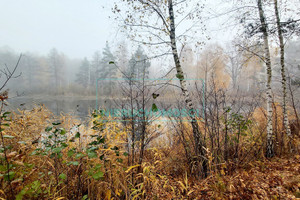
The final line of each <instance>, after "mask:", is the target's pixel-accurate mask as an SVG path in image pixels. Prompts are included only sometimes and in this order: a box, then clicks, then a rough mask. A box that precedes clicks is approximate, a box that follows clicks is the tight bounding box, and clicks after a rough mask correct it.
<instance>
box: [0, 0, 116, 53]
mask: <svg viewBox="0 0 300 200" xmlns="http://www.w3.org/2000/svg"><path fill="white" fill-rule="evenodd" d="M109 3H110V1H108V0H88V1H87V0H0V19H1V20H0V29H1V31H0V47H3V46H9V47H11V48H12V49H14V50H15V51H17V52H24V51H32V52H35V53H37V52H38V53H42V54H47V53H48V52H49V50H50V49H51V48H53V47H56V48H57V49H58V50H59V51H61V52H64V53H65V54H66V55H68V56H70V57H77V58H82V57H84V56H90V55H92V54H93V53H94V52H95V51H96V50H101V49H102V48H103V47H104V45H105V42H106V41H107V40H113V37H114V33H115V32H116V29H114V26H113V24H112V20H109V19H108V16H109V14H110V9H109V8H110V6H109ZM103 6H105V8H103Z"/></svg>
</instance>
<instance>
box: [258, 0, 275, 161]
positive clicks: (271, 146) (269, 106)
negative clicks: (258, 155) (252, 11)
mask: <svg viewBox="0 0 300 200" xmlns="http://www.w3.org/2000/svg"><path fill="white" fill-rule="evenodd" d="M257 6H258V12H259V18H260V23H261V31H262V33H263V40H264V53H265V56H264V60H265V63H266V66H267V84H266V87H267V91H266V95H267V149H266V157H267V158H272V157H273V156H274V139H273V137H274V136H273V127H272V115H273V108H272V88H271V80H272V67H271V58H270V49H269V41H268V38H269V34H268V25H267V23H266V19H265V16H264V10H263V6H262V0H258V1H257Z"/></svg>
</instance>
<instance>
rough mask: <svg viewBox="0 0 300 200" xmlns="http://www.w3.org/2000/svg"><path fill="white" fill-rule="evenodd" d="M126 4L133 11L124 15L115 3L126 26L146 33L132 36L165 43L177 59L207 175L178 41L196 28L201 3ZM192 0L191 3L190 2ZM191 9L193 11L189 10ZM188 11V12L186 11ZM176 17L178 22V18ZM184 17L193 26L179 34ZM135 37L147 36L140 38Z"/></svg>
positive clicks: (134, 0) (129, 0) (138, 0)
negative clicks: (179, 27) (193, 4)
mask: <svg viewBox="0 0 300 200" xmlns="http://www.w3.org/2000/svg"><path fill="white" fill-rule="evenodd" d="M124 1H125V2H126V7H128V6H129V8H131V10H127V11H125V12H123V13H125V16H122V15H121V14H120V13H121V11H122V8H121V7H119V6H118V4H115V7H114V9H113V11H114V13H116V14H120V16H121V17H119V19H122V20H123V21H122V22H123V23H124V25H125V28H127V29H129V31H132V30H134V29H142V30H143V32H140V33H135V34H133V37H132V39H133V40H134V41H137V42H141V43H143V44H145V45H149V46H158V45H164V47H165V48H166V49H168V50H167V51H165V52H164V54H170V55H172V57H173V60H174V65H175V67H174V69H176V77H177V78H178V79H179V83H180V88H181V94H182V95H183V97H184V102H185V106H186V107H187V109H188V110H189V111H190V113H191V115H192V116H194V117H192V119H191V126H192V130H193V137H194V148H195V154H196V157H197V163H198V164H199V165H201V166H202V172H203V175H204V177H205V176H207V159H206V153H205V142H204V137H203V135H202V133H201V132H200V129H199V125H198V122H197V120H196V117H195V115H194V110H195V109H194V104H193V102H192V99H191V96H190V92H189V91H188V89H187V82H186V77H184V71H183V69H182V63H181V61H180V57H179V53H178V52H179V46H178V43H179V42H181V44H182V42H184V41H186V40H187V39H188V38H189V36H188V35H187V32H188V31H189V30H191V29H192V27H196V26H195V25H196V23H198V22H199V18H200V11H201V9H200V8H201V6H200V4H199V3H198V2H196V5H195V6H190V4H192V3H194V2H195V1H191V0H159V1H154V0H124ZM189 3H190V4H189ZM189 9H191V10H189ZM187 10H189V11H188V12H186V11H187ZM176 20H177V21H176ZM185 20H190V22H191V24H192V26H191V28H190V29H187V30H186V31H183V34H180V35H177V31H178V26H179V25H180V24H182V23H183V22H184V21H185ZM135 36H140V37H143V36H144V38H145V37H147V41H146V40H145V39H144V40H143V39H142V40H138V39H136V37H135Z"/></svg>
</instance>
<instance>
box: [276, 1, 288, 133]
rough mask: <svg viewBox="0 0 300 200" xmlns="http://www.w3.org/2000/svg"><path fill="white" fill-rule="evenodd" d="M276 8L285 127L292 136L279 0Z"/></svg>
mask: <svg viewBox="0 0 300 200" xmlns="http://www.w3.org/2000/svg"><path fill="white" fill-rule="evenodd" d="M274 9H275V15H276V25H277V32H278V39H279V44H280V65H281V83H282V96H283V100H282V108H283V127H284V129H285V132H286V134H287V136H288V137H290V136H291V129H290V127H289V119H288V114H287V105H286V104H287V103H286V97H287V89H286V74H285V55H284V41H283V35H282V29H281V25H280V17H279V12H278V1H277V0H274Z"/></svg>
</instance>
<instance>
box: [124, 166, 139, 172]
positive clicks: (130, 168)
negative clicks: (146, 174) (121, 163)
mask: <svg viewBox="0 0 300 200" xmlns="http://www.w3.org/2000/svg"><path fill="white" fill-rule="evenodd" d="M139 166H140V165H133V166H131V167H129V168H128V169H127V170H126V171H125V172H126V173H128V172H129V171H130V170H132V169H133V168H136V167H139Z"/></svg>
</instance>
